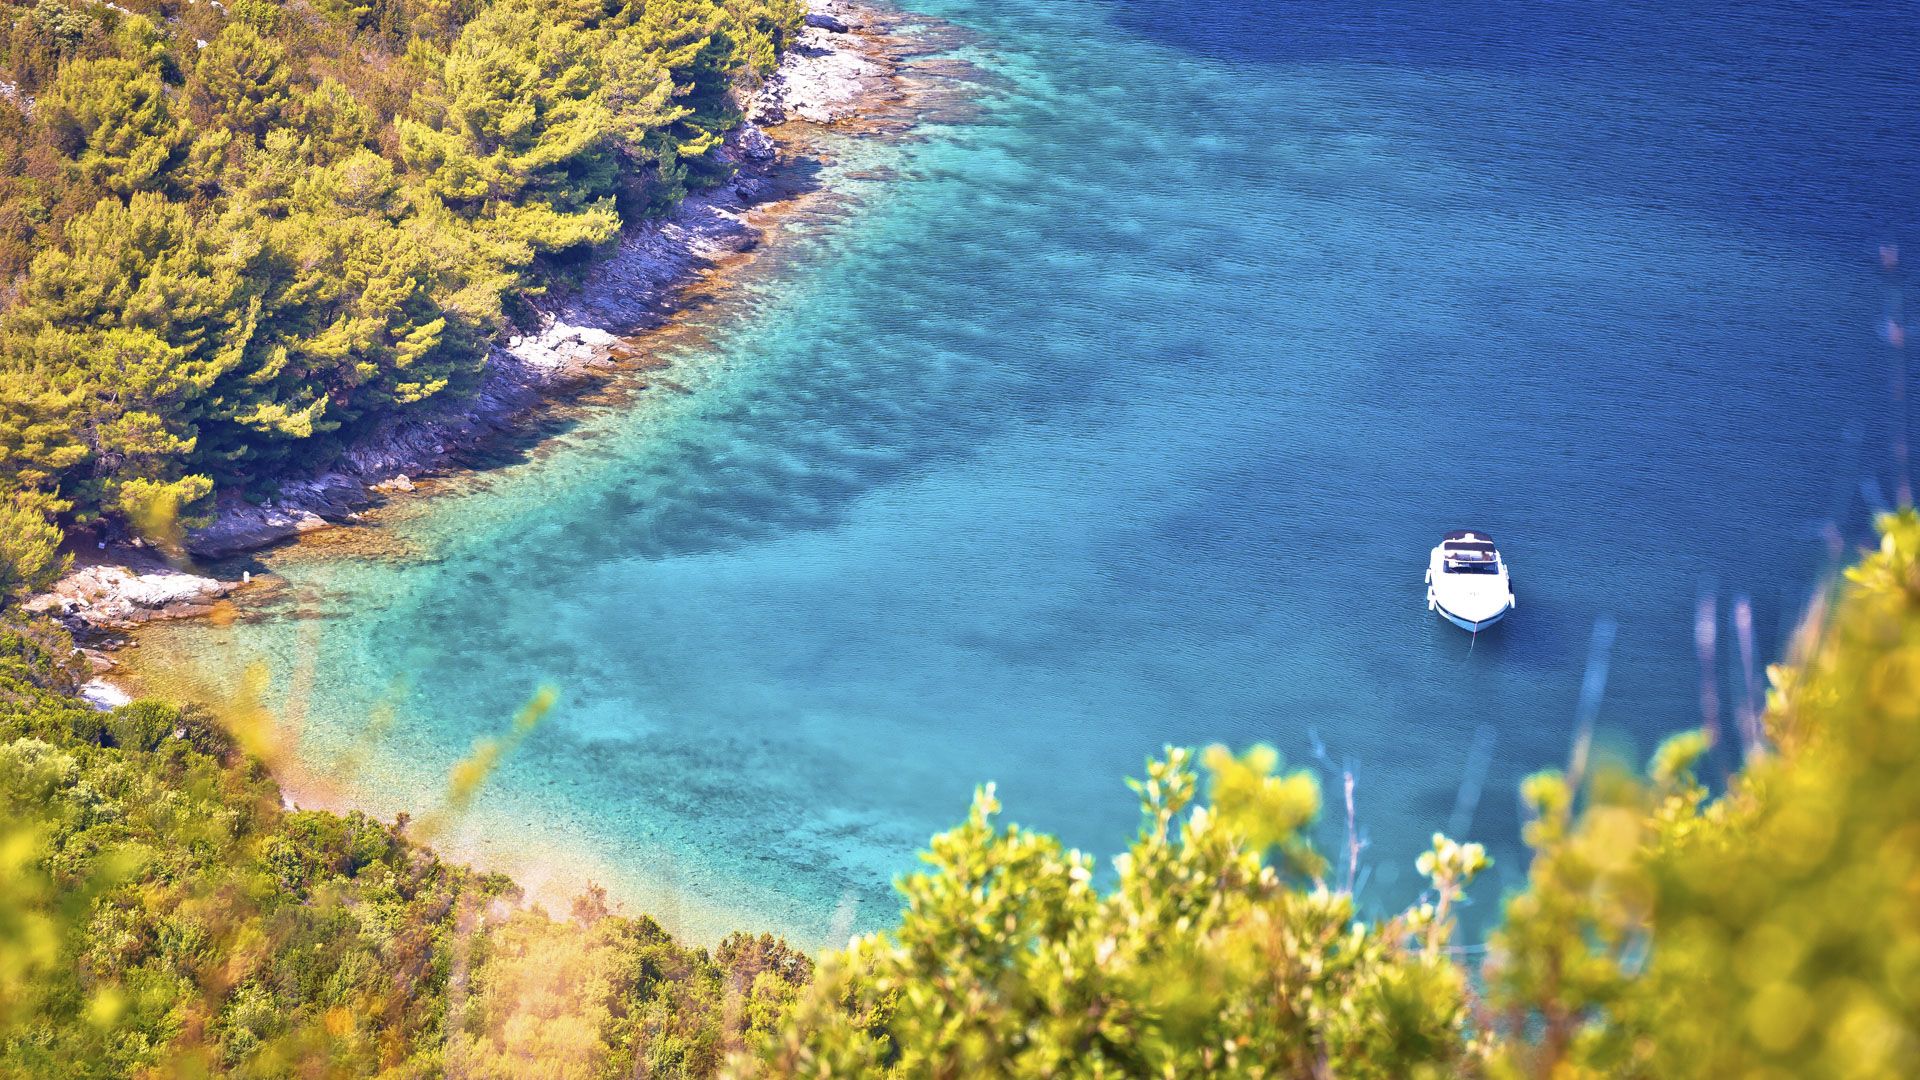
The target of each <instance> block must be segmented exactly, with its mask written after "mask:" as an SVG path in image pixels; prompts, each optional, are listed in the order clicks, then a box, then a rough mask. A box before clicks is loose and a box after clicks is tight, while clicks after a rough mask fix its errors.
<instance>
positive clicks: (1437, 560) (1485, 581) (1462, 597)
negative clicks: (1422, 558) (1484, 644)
mask: <svg viewBox="0 0 1920 1080" xmlns="http://www.w3.org/2000/svg"><path fill="white" fill-rule="evenodd" d="M1513 607H1514V597H1513V578H1512V576H1511V575H1510V574H1509V573H1508V572H1507V561H1506V559H1504V558H1502V557H1501V555H1500V549H1499V548H1497V547H1495V546H1494V544H1493V537H1491V536H1489V535H1487V534H1486V533H1484V532H1480V531H1479V530H1476V529H1461V530H1458V531H1455V532H1450V533H1448V534H1447V535H1446V536H1445V537H1444V538H1443V539H1441V541H1440V542H1439V543H1438V544H1436V545H1434V548H1433V554H1432V556H1431V557H1430V558H1429V559H1428V562H1427V610H1428V611H1437V612H1439V613H1440V617H1441V618H1443V619H1446V620H1447V621H1448V622H1450V623H1452V624H1453V625H1455V626H1457V627H1459V628H1460V629H1462V630H1467V631H1471V632H1473V633H1476V634H1477V633H1479V632H1480V631H1482V630H1485V629H1486V628H1487V627H1489V626H1492V625H1493V624H1494V623H1497V622H1499V621H1500V620H1502V619H1504V618H1506V617H1507V613H1508V612H1510V611H1512V610H1513Z"/></svg>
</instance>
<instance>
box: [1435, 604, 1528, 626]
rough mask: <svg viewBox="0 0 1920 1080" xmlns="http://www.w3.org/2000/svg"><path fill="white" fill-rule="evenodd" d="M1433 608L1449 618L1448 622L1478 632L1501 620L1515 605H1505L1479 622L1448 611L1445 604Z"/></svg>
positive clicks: (1443, 616)
mask: <svg viewBox="0 0 1920 1080" xmlns="http://www.w3.org/2000/svg"><path fill="white" fill-rule="evenodd" d="M1433 610H1435V611H1437V612H1439V613H1440V617H1441V618H1443V619H1445V620H1447V621H1448V622H1450V623H1452V624H1453V625H1455V626H1457V627H1459V628H1460V629H1462V630H1465V631H1468V632H1469V633H1475V634H1477V633H1479V632H1480V631H1482V630H1485V629H1486V628H1487V627H1489V626H1492V625H1493V624H1494V623H1497V622H1499V621H1500V620H1502V619H1504V618H1506V617H1507V614H1508V613H1509V612H1511V611H1512V610H1513V607H1512V605H1508V606H1507V607H1503V608H1501V609H1500V610H1499V611H1497V612H1495V613H1493V614H1492V615H1489V616H1487V617H1486V618H1484V619H1481V620H1479V621H1478V622H1476V621H1474V620H1473V619H1467V618H1462V617H1461V616H1459V615H1455V614H1454V613H1453V612H1451V611H1448V610H1447V609H1446V606H1445V605H1444V604H1439V603H1436V604H1434V605H1433Z"/></svg>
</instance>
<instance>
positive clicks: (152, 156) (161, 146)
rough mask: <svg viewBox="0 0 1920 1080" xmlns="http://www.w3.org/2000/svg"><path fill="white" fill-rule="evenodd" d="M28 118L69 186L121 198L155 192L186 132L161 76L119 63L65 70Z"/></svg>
mask: <svg viewBox="0 0 1920 1080" xmlns="http://www.w3.org/2000/svg"><path fill="white" fill-rule="evenodd" d="M33 118H34V124H35V127H36V128H37V129H38V132H39V135H40V138H41V139H42V141H43V142H44V143H46V144H47V145H49V146H50V147H51V148H52V149H54V150H55V151H56V152H57V153H58V154H59V155H60V157H61V159H62V161H63V163H64V166H63V167H64V173H65V177H66V180H67V182H68V183H70V184H74V185H77V186H80V187H83V188H85V189H88V190H90V191H97V192H104V193H110V194H114V195H119V196H122V197H125V196H129V195H132V194H134V193H136V192H142V191H155V190H158V189H159V188H161V187H162V186H163V185H164V184H165V183H166V181H167V171H168V169H169V168H170V167H172V166H173V165H175V164H177V163H178V162H179V160H180V158H181V157H182V155H183V154H184V152H185V149H186V146H187V142H188V139H189V137H190V135H191V125H189V123H188V122H187V119H186V117H184V116H181V115H179V113H178V112H177V110H176V108H175V106H174V105H173V103H172V98H171V97H170V96H169V95H168V93H167V89H166V86H165V85H164V84H163V83H162V82H161V81H160V76H159V75H158V74H157V73H155V72H154V71H152V70H151V69H149V68H145V67H142V66H140V65H138V64H135V63H133V62H131V61H128V60H121V59H118V58H109V59H102V60H82V61H78V62H76V63H73V64H69V65H67V66H66V67H65V68H63V69H62V70H61V72H60V77H59V78H58V79H56V80H55V81H54V83H53V85H52V86H51V87H49V88H48V89H47V92H46V93H45V94H44V95H42V96H41V98H40V99H39V101H37V102H36V103H35V105H34V110H33Z"/></svg>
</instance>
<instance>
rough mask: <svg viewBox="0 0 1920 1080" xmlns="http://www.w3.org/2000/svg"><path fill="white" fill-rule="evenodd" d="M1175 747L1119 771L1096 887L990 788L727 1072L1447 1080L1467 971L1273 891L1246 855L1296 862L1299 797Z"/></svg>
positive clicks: (1302, 805)
mask: <svg viewBox="0 0 1920 1080" xmlns="http://www.w3.org/2000/svg"><path fill="white" fill-rule="evenodd" d="M1206 760H1207V765H1208V767H1209V770H1210V772H1211V776H1212V780H1211V783H1210V785H1209V787H1210V790H1211V792H1212V793H1213V798H1214V802H1213V804H1212V805H1210V806H1208V805H1195V802H1194V798H1195V794H1196V792H1197V790H1198V787H1199V780H1198V778H1197V777H1196V775H1195V773H1194V770H1193V761H1194V755H1193V754H1192V752H1191V751H1187V750H1183V749H1172V750H1169V751H1168V752H1167V756H1166V757H1165V758H1163V759H1159V760H1154V761H1149V762H1148V763H1147V769H1146V775H1145V777H1143V778H1141V779H1138V780H1134V781H1130V784H1131V786H1132V787H1133V789H1134V790H1135V792H1137V793H1138V794H1139V796H1140V802H1141V816H1142V824H1141V829H1140V833H1139V835H1138V837H1137V838H1136V840H1135V842H1134V844H1133V846H1132V847H1131V848H1130V849H1129V851H1128V852H1127V853H1126V854H1125V855H1124V856H1122V857H1120V858H1119V859H1116V860H1115V868H1116V871H1117V879H1116V880H1115V881H1113V883H1112V884H1111V886H1110V888H1109V889H1108V890H1107V891H1104V892H1103V891H1102V890H1101V889H1100V888H1099V887H1098V885H1097V882H1096V879H1095V875H1094V867H1093V862H1092V860H1091V859H1089V858H1088V857H1086V856H1084V855H1081V854H1079V853H1077V852H1069V851H1063V850H1061V848H1060V846H1059V844H1058V842H1057V841H1055V840H1053V839H1052V838H1051V837H1046V836H1043V835H1039V834H1035V833H1032V832H1029V831H1026V830H1022V829H1018V828H1007V829H1001V828H998V827H997V826H996V825H995V822H994V815H995V814H996V813H997V811H998V809H999V805H998V802H997V800H996V799H995V797H994V793H993V791H992V789H991V788H990V787H989V788H985V789H982V791H981V792H980V794H979V795H978V796H977V797H976V799H975V801H974V806H973V810H972V813H971V814H970V816H969V818H968V820H967V823H966V824H965V825H963V826H961V827H960V828H958V829H955V830H953V831H951V832H948V833H945V834H942V835H941V836H938V837H935V838H934V840H933V842H932V844H931V846H930V849H929V851H928V852H927V854H926V855H925V856H924V858H925V860H926V861H927V863H928V869H927V870H926V871H924V872H923V873H920V874H916V875H913V876H911V877H909V878H906V879H904V880H903V881H901V882H900V889H901V892H902V894H903V895H904V896H905V897H906V900H907V908H906V911H905V912H904V913H903V914H902V917H901V923H900V926H899V929H898V930H897V931H895V932H894V933H892V934H889V935H883V936H876V937H871V938H866V939H863V940H861V941H859V942H857V943H856V944H855V945H854V947H852V948H851V949H849V950H848V951H847V952H846V953H844V954H841V955H839V956H835V957H830V958H828V960H827V961H826V962H825V964H824V965H823V967H822V969H821V974H820V977H819V984H818V985H817V986H816V987H815V988H814V989H813V990H811V991H810V992H809V993H807V994H805V995H802V997H801V999H800V1000H799V1002H798V1003H797V1004H796V1005H795V1013H794V1019H793V1021H792V1023H791V1025H790V1026H789V1028H788V1029H787V1030H786V1031H784V1032H781V1033H779V1034H778V1035H775V1036H773V1037H770V1038H769V1039H767V1040H766V1041H765V1042H764V1044H763V1046H762V1048H761V1054H760V1056H759V1057H758V1058H757V1059H755V1060H752V1061H745V1060H743V1061H741V1062H739V1063H737V1065H736V1068H737V1069H738V1071H739V1072H740V1073H741V1074H742V1075H767V1076H814V1077H826V1076H851V1075H859V1076H867V1075H894V1076H901V1077H921V1076H954V1077H961V1076H1001V1077H1035V1078H1038V1077H1068V1076H1085V1077H1100V1076H1129V1077H1131V1076H1155V1077H1205V1076H1236V1077H1237V1076H1249V1077H1251V1076H1271V1077H1292V1076H1313V1075H1334V1076H1343V1077H1344V1076H1355V1077H1380V1078H1383V1080H1384V1078H1387V1077H1401V1076H1408V1075H1421V1074H1422V1070H1432V1071H1431V1072H1430V1073H1428V1075H1436V1076H1437V1075H1445V1074H1446V1073H1447V1070H1449V1069H1451V1068H1452V1067H1453V1065H1454V1064H1455V1063H1457V1062H1458V1061H1460V1060H1461V1059H1462V1055H1463V1051H1462V1041H1461V1038H1460V1029H1461V1025H1462V1024H1463V1022H1464V1017H1465V997H1464V994H1465V981H1464V979H1463V978H1461V977H1460V975H1459V972H1458V971H1457V969H1455V968H1453V967H1451V966H1450V965H1445V964H1440V965H1435V964H1432V963H1429V962H1428V961H1426V960H1424V959H1422V958H1421V957H1419V956H1418V955H1415V954H1412V953H1409V952H1407V951H1406V950H1405V949H1404V948H1403V947H1402V946H1401V944H1400V940H1401V939H1402V938H1404V931H1403V930H1401V929H1398V928H1381V929H1374V928H1369V927H1367V926H1364V925H1362V924H1359V923H1356V922H1355V921H1354V909H1353V904H1352V900H1351V898H1350V897H1347V896H1345V895H1343V894H1337V893H1331V892H1328V891H1326V890H1324V889H1315V890H1313V891H1310V892H1302V891H1299V890H1298V889H1296V888H1294V887H1291V886H1289V885H1287V884H1285V883H1284V882H1283V881H1282V879H1281V877H1280V876H1279V875H1278V874H1276V873H1275V871H1274V869H1273V868H1271V867H1268V866H1266V865H1264V863H1263V860H1262V854H1263V853H1264V852H1266V851H1268V850H1271V849H1273V848H1275V847H1278V848H1280V849H1281V850H1283V851H1287V852H1289V855H1288V859H1289V862H1298V861H1302V860H1303V859H1304V858H1305V857H1306V856H1307V855H1309V854H1310V852H1309V851H1308V850H1307V849H1306V847H1305V840H1304V838H1303V837H1302V835H1301V829H1302V828H1303V827H1304V826H1305V825H1306V823H1307V822H1308V821H1309V820H1310V819H1311V817H1312V815H1313V812H1314V810H1315V808H1316V806H1317V791H1316V789H1315V788H1314V787H1313V785H1312V783H1311V781H1308V780H1305V779H1303V778H1302V777H1301V776H1300V775H1298V774H1294V775H1277V771H1278V766H1279V761H1278V758H1277V756H1276V755H1274V754H1273V753H1272V752H1271V751H1267V750H1256V751H1254V752H1252V753H1249V754H1247V755H1245V756H1242V757H1235V756H1234V755H1232V754H1229V753H1227V752H1226V751H1224V750H1214V751H1209V752H1208V754H1207V755H1206Z"/></svg>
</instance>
